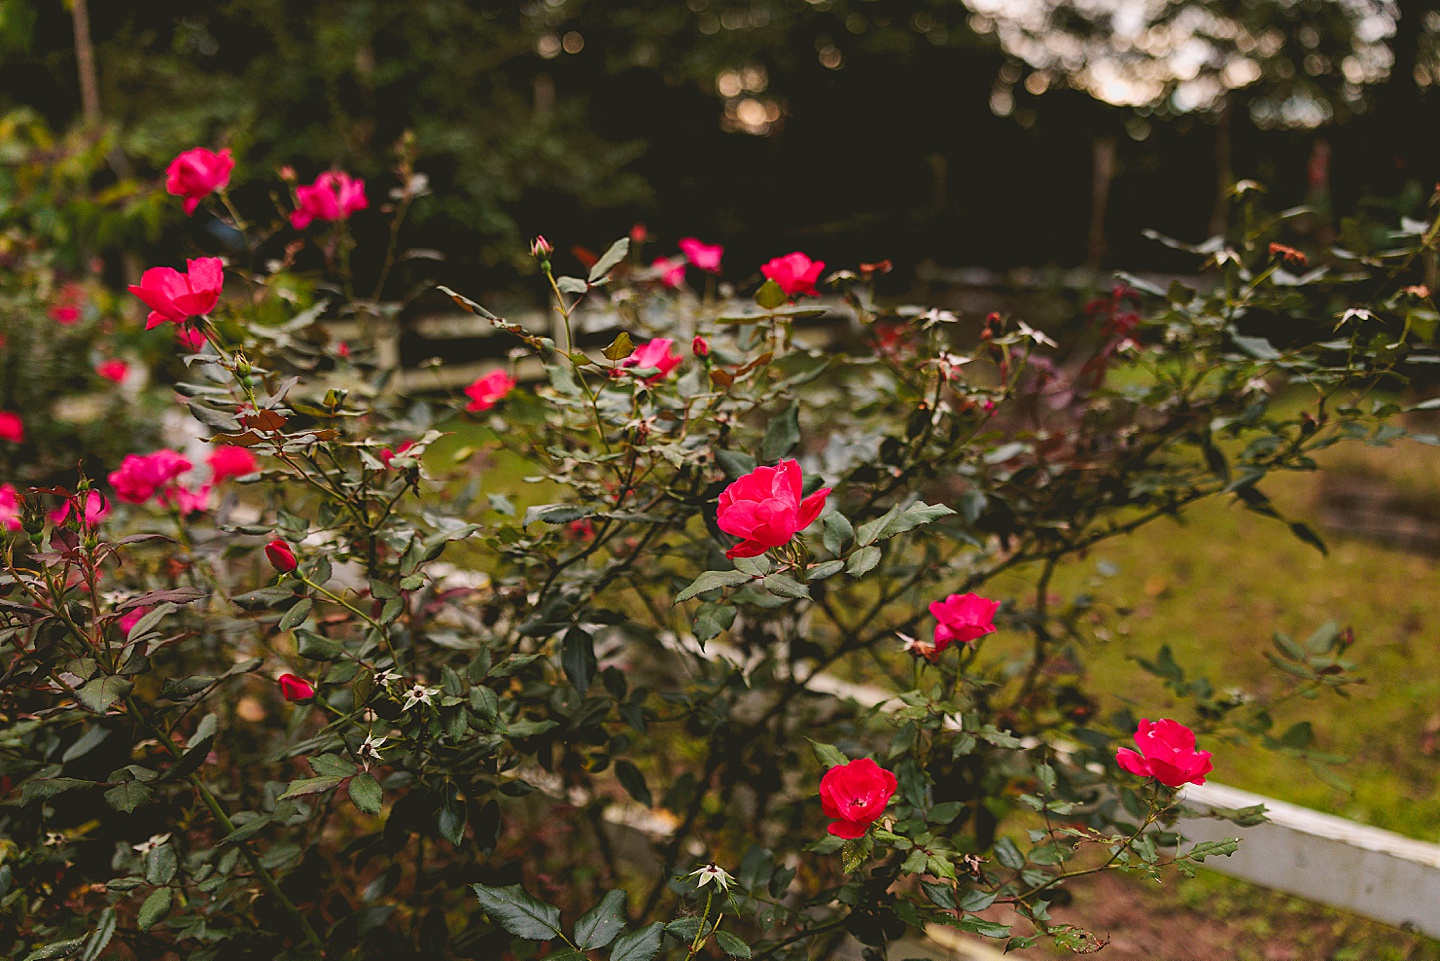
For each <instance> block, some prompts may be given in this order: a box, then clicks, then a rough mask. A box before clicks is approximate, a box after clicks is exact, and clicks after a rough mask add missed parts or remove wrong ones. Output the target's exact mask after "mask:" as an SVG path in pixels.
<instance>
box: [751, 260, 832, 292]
mask: <svg viewBox="0 0 1440 961" xmlns="http://www.w3.org/2000/svg"><path fill="white" fill-rule="evenodd" d="M824 269H825V261H823V260H811V259H810V258H809V257H807V256H805V255H804V254H802V253H800V251H798V250H797V251H795V253H793V254H786V255H785V256H784V257H776V258H775V259H774V260H772V261H770V262H769V263H768V264H766V265H765V266H764V267H761V268H760V273H762V274H764V275H765V276H766V277H768V278H770V279H771V280H773V281H775V283H776V284H778V285H779V286H780V289H781V290H783V291H785V294H786V296H788V297H798V296H800V295H801V294H810V295H812V296H813V295H814V293H815V281H817V280H819V279H820V271H822V270H824Z"/></svg>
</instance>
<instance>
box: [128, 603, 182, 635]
mask: <svg viewBox="0 0 1440 961" xmlns="http://www.w3.org/2000/svg"><path fill="white" fill-rule="evenodd" d="M178 610H179V608H178V607H176V606H175V605H174V604H157V605H155V606H154V607H153V608H151V609H150V610H148V611H146V612H145V616H144V617H142V618H140V620H138V621H136V622H135V623H134V624H133V625H131V627H130V630H129V631H127V632H126V634H125V640H126V641H127V642H128V641H133V640H135V638H137V637H144V636H145V635H146V634H148V633H150V632H151V631H152V630H154V629H155V626H156V625H157V624H159V623H160V622H161V621H162V620H164V619H165V617H166V615H168V614H169V613H170V612H171V611H178Z"/></svg>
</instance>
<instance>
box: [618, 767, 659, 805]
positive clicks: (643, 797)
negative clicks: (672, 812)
mask: <svg viewBox="0 0 1440 961" xmlns="http://www.w3.org/2000/svg"><path fill="white" fill-rule="evenodd" d="M615 777H616V779H617V780H619V781H620V786H621V787H623V788H624V789H625V791H626V792H627V793H628V794H629V795H630V796H631V797H633V798H634V799H635V800H637V801H639V802H640V803H641V804H643V805H645V806H646V807H647V808H648V807H654V806H655V801H654V799H653V798H651V796H650V788H649V787H648V786H646V784H645V775H644V774H641V773H640V769H639V768H638V767H636V766H635V765H634V764H631V763H630V762H629V761H616V762H615Z"/></svg>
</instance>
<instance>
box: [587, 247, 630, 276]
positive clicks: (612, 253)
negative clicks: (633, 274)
mask: <svg viewBox="0 0 1440 961" xmlns="http://www.w3.org/2000/svg"><path fill="white" fill-rule="evenodd" d="M629 253H630V238H629V237H621V238H620V239H619V240H617V241H615V242H614V243H613V244H611V245H610V246H609V247H608V248H606V250H605V252H604V253H603V254H601V255H600V259H599V260H597V261H595V265H594V266H593V267H591V268H590V275H589V280H590V283H592V284H598V283H600V281H602V280H603V279H604V278H605V275H606V274H608V273H610V271H612V270H614V269H615V265H616V264H618V263H620V261H622V260H624V259H625V256H626V255H627V254H629Z"/></svg>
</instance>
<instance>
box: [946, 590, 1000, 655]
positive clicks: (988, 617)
mask: <svg viewBox="0 0 1440 961" xmlns="http://www.w3.org/2000/svg"><path fill="white" fill-rule="evenodd" d="M999 609H1000V602H999V601H992V600H990V599H989V598H988V597H981V596H980V595H979V594H951V595H950V596H949V597H947V598H945V600H943V601H932V602H931V603H930V613H931V614H932V615H933V616H934V617H935V653H934V654H933V655H930V659H931V660H934V659H935V658H936V657H939V656H940V652H941V651H943V650H945V648H947V647H949V646H950V645H951V644H969V643H970V642H971V641H974V640H976V639H977V638H981V637H984V636H985V635H986V634H991V633H994V631H995V612H996V611H997V610H999Z"/></svg>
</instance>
